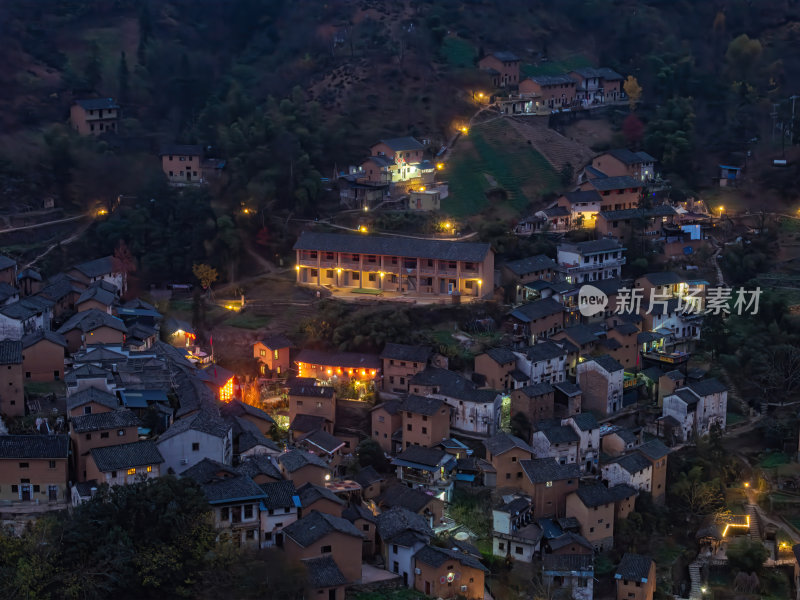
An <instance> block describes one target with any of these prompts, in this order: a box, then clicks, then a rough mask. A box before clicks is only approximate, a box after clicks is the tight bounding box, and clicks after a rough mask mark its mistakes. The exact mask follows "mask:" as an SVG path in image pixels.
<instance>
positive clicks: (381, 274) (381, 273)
mask: <svg viewBox="0 0 800 600" xmlns="http://www.w3.org/2000/svg"><path fill="white" fill-rule="evenodd" d="M379 275H380V276H381V279H383V276H384V275H386V273H384V272H383V271H381V272H380V273H379Z"/></svg>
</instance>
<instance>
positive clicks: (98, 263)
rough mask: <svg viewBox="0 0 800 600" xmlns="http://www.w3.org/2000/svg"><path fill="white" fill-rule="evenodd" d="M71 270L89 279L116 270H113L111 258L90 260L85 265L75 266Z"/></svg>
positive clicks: (104, 257)
mask: <svg viewBox="0 0 800 600" xmlns="http://www.w3.org/2000/svg"><path fill="white" fill-rule="evenodd" d="M72 268H73V269H75V270H76V271H79V272H80V273H83V274H84V275H86V276H87V277H89V278H93V277H101V276H103V275H109V274H111V273H114V272H115V271H116V269H115V268H114V257H113V256H103V257H102V258H96V259H94V260H90V261H87V262H85V263H81V264H79V265H75V266H74V267H72Z"/></svg>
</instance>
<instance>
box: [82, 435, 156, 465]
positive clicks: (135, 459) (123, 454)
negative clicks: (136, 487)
mask: <svg viewBox="0 0 800 600" xmlns="http://www.w3.org/2000/svg"><path fill="white" fill-rule="evenodd" d="M90 452H91V454H92V458H93V459H94V462H95V464H96V465H97V468H98V469H99V470H100V471H102V472H104V473H105V472H107V471H119V470H122V469H128V468H131V467H141V466H144V465H157V464H161V463H163V462H164V457H163V456H161V452H159V451H158V446H156V444H155V442H153V441H151V440H146V441H143V442H131V443H130V444H120V445H119V446H105V447H103V448H92V449H91V450H90Z"/></svg>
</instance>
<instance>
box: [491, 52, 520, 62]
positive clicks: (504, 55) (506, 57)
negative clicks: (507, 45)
mask: <svg viewBox="0 0 800 600" xmlns="http://www.w3.org/2000/svg"><path fill="white" fill-rule="evenodd" d="M491 55H492V56H494V57H495V58H496V59H497V60H502V61H503V62H517V61H519V56H517V55H516V54H514V53H513V52H507V51H505V50H501V51H499V52H492V54H491Z"/></svg>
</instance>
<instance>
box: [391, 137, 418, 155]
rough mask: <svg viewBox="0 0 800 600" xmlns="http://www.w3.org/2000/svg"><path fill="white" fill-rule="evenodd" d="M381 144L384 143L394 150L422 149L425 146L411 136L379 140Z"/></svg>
mask: <svg viewBox="0 0 800 600" xmlns="http://www.w3.org/2000/svg"><path fill="white" fill-rule="evenodd" d="M380 143H381V144H386V145H387V146H389V148H391V149H392V150H394V151H395V152H399V151H401V150H402V151H405V150H422V149H423V148H425V146H423V145H422V144H420V143H419V141H417V140H416V139H415V138H413V137H411V136H406V137H399V138H389V139H387V140H381V141H380Z"/></svg>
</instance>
